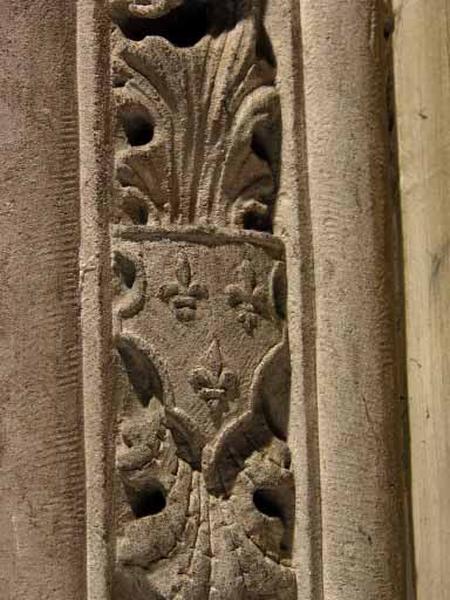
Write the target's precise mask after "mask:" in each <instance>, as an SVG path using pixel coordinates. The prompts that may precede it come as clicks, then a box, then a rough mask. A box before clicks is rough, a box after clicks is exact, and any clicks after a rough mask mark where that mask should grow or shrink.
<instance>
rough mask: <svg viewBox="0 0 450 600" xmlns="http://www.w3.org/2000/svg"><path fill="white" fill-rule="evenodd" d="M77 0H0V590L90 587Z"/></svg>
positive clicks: (12, 597) (10, 598)
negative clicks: (15, 0)
mask: <svg viewBox="0 0 450 600" xmlns="http://www.w3.org/2000/svg"><path fill="white" fill-rule="evenodd" d="M75 27H76V15H75V7H74V3H73V2H71V1H64V0H49V1H46V2H26V3H20V4H16V3H9V2H2V3H1V19H0V64H1V69H0V81H1V92H0V105H1V107H0V122H1V134H0V280H1V292H0V357H1V359H0V390H1V392H0V598H1V599H2V600H19V599H20V600H40V599H43V598H46V599H48V600H61V599H62V598H64V599H66V600H82V599H84V598H85V579H86V577H85V505H84V497H85V472H84V456H83V453H84V451H83V423H82V402H81V336H80V325H79V312H80V302H79V290H78V282H79V280H78V272H79V265H78V253H79V246H80V226H79V217H80V207H79V194H78V123H77V92H76V60H75Z"/></svg>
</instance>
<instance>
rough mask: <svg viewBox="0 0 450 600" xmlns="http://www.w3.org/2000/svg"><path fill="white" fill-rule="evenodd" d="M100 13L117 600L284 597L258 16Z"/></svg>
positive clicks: (147, 9) (273, 149) (274, 245)
mask: <svg viewBox="0 0 450 600" xmlns="http://www.w3.org/2000/svg"><path fill="white" fill-rule="evenodd" d="M111 10H112V18H113V21H114V23H115V30H114V33H113V55H112V56H113V61H112V62H113V91H114V97H115V103H116V111H117V118H116V122H117V127H116V138H115V140H116V152H115V190H114V199H115V207H114V218H113V223H112V237H113V242H114V251H115V256H116V261H115V264H116V266H115V273H116V275H117V280H118V283H117V285H116V287H115V292H116V300H115V302H114V322H115V341H116V346H117V350H118V356H119V357H120V360H117V377H116V381H115V394H114V397H115V402H116V409H117V439H116V442H117V443H116V472H117V482H116V498H115V501H116V526H117V562H116V575H115V584H114V598H115V600H131V599H133V600H144V599H145V600H148V599H153V598H154V599H156V598H161V599H162V598H166V599H178V600H182V599H185V598H190V599H192V600H203V599H205V598H210V599H211V600H225V599H230V600H235V599H236V600H240V599H242V600H244V599H245V600H247V599H252V598H253V599H255V600H256V599H259V598H261V599H262V598H273V599H277V598H278V599H280V600H281V599H283V600H294V599H295V598H296V581H295V574H294V571H293V569H292V568H291V566H290V554H291V539H292V534H293V523H294V482H293V476H292V473H291V471H290V468H289V467H290V455H289V449H288V446H287V444H286V441H285V440H286V429H287V418H288V409H289V350H288V335H287V327H286V323H285V320H284V316H283V315H284V311H283V304H284V286H283V280H284V270H285V267H284V248H283V245H282V243H281V242H280V241H279V240H278V239H277V238H276V237H275V236H274V235H273V234H272V220H273V219H272V218H273V210H274V200H275V196H276V189H277V178H278V152H279V150H278V146H279V139H278V138H279V132H280V118H279V104H278V98H277V93H276V90H275V87H274V76H275V67H274V60H273V57H272V55H271V50H270V43H269V41H268V40H267V35H266V33H265V31H264V27H263V22H262V9H261V6H260V4H259V2H256V0H255V1H250V0H247V1H242V0H241V1H239V2H231V1H229V2H228V1H225V2H222V3H212V2H205V1H203V0H190V1H189V0H185V2H170V1H166V2H164V1H162V0H160V1H159V2H157V1H151V0H148V1H144V0H141V2H134V3H133V2H129V1H127V0H124V1H120V0H112V1H111ZM187 30H189V31H187ZM280 273H283V276H280Z"/></svg>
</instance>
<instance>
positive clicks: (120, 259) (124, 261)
mask: <svg viewBox="0 0 450 600" xmlns="http://www.w3.org/2000/svg"><path fill="white" fill-rule="evenodd" d="M114 272H115V274H116V275H117V276H118V277H119V279H120V282H121V284H122V286H123V288H125V289H129V290H130V289H131V288H132V287H133V285H134V282H135V281H136V265H135V264H134V263H133V261H132V260H130V259H129V258H127V257H126V256H124V255H123V254H121V253H120V252H115V254H114Z"/></svg>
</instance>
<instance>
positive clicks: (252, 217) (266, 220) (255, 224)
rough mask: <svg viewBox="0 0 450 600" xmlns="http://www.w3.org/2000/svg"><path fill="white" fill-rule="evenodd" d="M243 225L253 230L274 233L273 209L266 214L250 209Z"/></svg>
mask: <svg viewBox="0 0 450 600" xmlns="http://www.w3.org/2000/svg"><path fill="white" fill-rule="evenodd" d="M269 208H270V207H269ZM243 227H244V229H248V230H251V231H262V232H265V233H272V232H273V231H272V211H271V210H269V211H268V212H267V213H266V214H265V215H261V214H259V213H256V212H253V211H248V212H247V213H246V214H245V215H244V218H243Z"/></svg>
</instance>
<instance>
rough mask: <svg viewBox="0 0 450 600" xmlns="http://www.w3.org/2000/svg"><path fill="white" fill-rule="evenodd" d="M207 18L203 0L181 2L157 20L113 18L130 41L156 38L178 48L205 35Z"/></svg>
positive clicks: (187, 45) (205, 1) (193, 43)
mask: <svg viewBox="0 0 450 600" xmlns="http://www.w3.org/2000/svg"><path fill="white" fill-rule="evenodd" d="M208 16H209V15H208V6H207V0H185V2H184V3H183V4H182V5H181V6H179V7H178V8H175V9H173V10H172V11H170V12H169V13H168V14H166V15H164V16H162V17H160V18H158V19H148V18H139V17H126V18H121V19H120V18H119V19H117V24H118V25H119V27H120V29H121V31H122V33H123V34H124V35H125V37H127V38H129V39H130V40H134V41H140V40H143V39H144V38H145V37H147V36H159V37H163V38H165V39H166V40H167V41H169V42H170V43H171V44H173V45H174V46H177V47H178V48H189V47H191V46H194V45H195V44H196V43H197V42H199V41H200V40H201V39H202V38H203V37H204V36H205V35H206V34H207V33H208V26H209V18H208Z"/></svg>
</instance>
